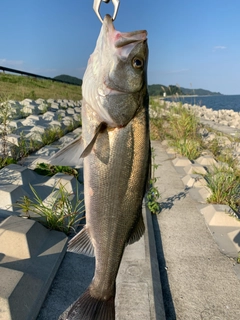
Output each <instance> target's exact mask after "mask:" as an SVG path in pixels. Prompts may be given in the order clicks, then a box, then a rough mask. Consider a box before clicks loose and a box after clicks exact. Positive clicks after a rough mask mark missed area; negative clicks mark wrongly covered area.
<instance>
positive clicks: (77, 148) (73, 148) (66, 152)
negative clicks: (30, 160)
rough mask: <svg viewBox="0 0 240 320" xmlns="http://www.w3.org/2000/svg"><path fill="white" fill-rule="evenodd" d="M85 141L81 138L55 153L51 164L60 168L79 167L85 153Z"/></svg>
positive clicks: (50, 160)
mask: <svg viewBox="0 0 240 320" xmlns="http://www.w3.org/2000/svg"><path fill="white" fill-rule="evenodd" d="M83 149H84V146H83V139H82V137H79V138H77V139H75V140H74V141H73V142H70V143H69V144H68V145H67V146H66V147H64V148H62V149H61V150H60V151H58V152H57V153H55V154H54V155H53V156H52V157H51V158H50V159H49V163H51V164H54V165H59V166H76V167H77V166H79V165H80V164H81V160H80V157H81V154H82V153H83Z"/></svg>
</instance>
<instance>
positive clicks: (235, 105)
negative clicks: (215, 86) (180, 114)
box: [166, 95, 240, 112]
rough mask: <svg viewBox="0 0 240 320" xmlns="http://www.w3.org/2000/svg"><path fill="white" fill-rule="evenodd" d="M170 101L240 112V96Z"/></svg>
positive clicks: (188, 98) (201, 97)
mask: <svg viewBox="0 0 240 320" xmlns="http://www.w3.org/2000/svg"><path fill="white" fill-rule="evenodd" d="M166 100H168V101H181V102H182V103H188V104H192V105H193V104H196V105H199V106H206V107H207V108H212V109H213V110H221V109H227V110H231V109H232V110H233V111H235V112H240V95H220V96H197V97H184V98H183V97H179V98H177V100H174V99H170V98H169V99H168V98H167V99H166Z"/></svg>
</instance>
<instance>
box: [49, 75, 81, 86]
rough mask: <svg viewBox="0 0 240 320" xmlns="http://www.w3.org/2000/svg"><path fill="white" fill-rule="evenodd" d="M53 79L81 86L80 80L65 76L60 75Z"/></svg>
mask: <svg viewBox="0 0 240 320" xmlns="http://www.w3.org/2000/svg"><path fill="white" fill-rule="evenodd" d="M53 79H56V80H60V81H62V82H66V83H71V84H75V85H79V86H81V85H82V79H79V78H77V77H72V76H68V75H66V74H61V75H60V76H56V77H54V78H53Z"/></svg>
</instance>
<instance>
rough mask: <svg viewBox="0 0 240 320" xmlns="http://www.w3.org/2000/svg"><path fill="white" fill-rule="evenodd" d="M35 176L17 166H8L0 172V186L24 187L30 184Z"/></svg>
mask: <svg viewBox="0 0 240 320" xmlns="http://www.w3.org/2000/svg"><path fill="white" fill-rule="evenodd" d="M35 178H36V176H35V175H34V173H33V172H32V171H31V170H29V169H27V168H25V167H22V166H20V165H18V164H10V165H8V166H7V167H5V168H3V169H1V170H0V184H3V185H4V184H9V185H10V184H13V185H24V184H29V183H30V182H32V181H33V180H34V179H35Z"/></svg>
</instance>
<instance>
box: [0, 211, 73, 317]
mask: <svg viewBox="0 0 240 320" xmlns="http://www.w3.org/2000/svg"><path fill="white" fill-rule="evenodd" d="M66 243H67V237H66V235H64V234H63V233H61V232H57V231H50V230H48V229H46V228H44V227H43V226H42V225H40V224H39V223H37V222H33V221H32V220H29V219H22V218H18V217H13V216H11V217H9V218H7V219H5V220H4V221H3V222H2V223H1V225H0V251H1V252H2V253H3V254H2V259H1V260H0V283H1V286H0V319H3V320H31V319H36V317H37V314H38V312H39V309H40V308H41V305H42V303H43V301H44V299H45V297H46V294H47V292H48V289H49V287H50V285H51V283H52V280H53V278H54V276H55V274H56V271H57V269H58V267H59V265H60V263H61V261H62V259H63V256H64V254H65V251H66Z"/></svg>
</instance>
